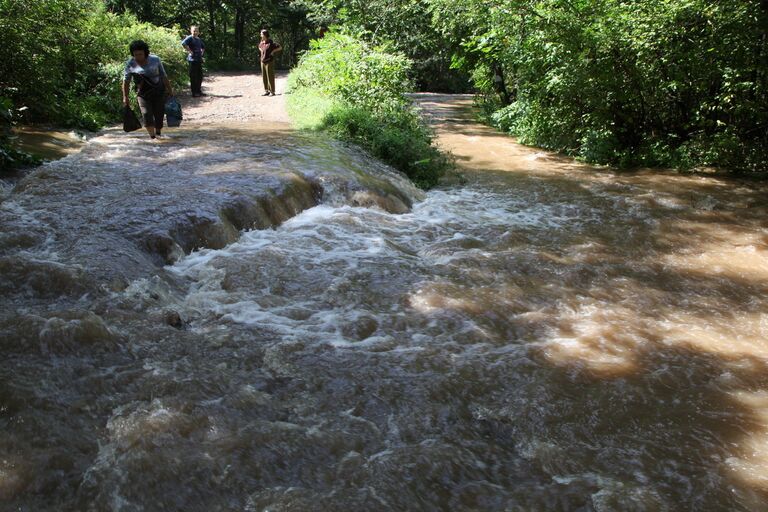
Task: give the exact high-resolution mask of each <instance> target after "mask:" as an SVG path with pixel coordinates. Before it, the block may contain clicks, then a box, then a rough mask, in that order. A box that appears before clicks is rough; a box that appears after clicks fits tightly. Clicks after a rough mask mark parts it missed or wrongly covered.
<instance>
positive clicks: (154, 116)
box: [123, 40, 173, 139]
mask: <svg viewBox="0 0 768 512" xmlns="http://www.w3.org/2000/svg"><path fill="white" fill-rule="evenodd" d="M128 48H129V50H130V52H131V55H132V57H131V58H130V59H128V61H127V62H126V63H125V72H124V73H123V105H124V106H126V107H127V106H129V105H128V91H129V89H130V84H131V80H133V83H134V84H135V85H136V94H137V96H138V99H139V109H140V110H141V114H142V116H143V117H144V126H145V127H146V129H147V132H148V133H149V136H150V138H152V139H154V138H155V137H157V136H160V132H161V130H162V129H163V115H164V114H165V97H166V93H167V95H168V96H169V97H172V96H173V88H172V87H171V82H170V80H168V75H166V74H165V68H163V63H162V62H161V61H160V57H158V56H157V55H150V53H149V46H148V45H147V43H145V42H144V41H141V40H139V41H134V42H132V43H131V44H130V46H129V47H128Z"/></svg>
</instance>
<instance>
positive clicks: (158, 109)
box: [152, 94, 165, 135]
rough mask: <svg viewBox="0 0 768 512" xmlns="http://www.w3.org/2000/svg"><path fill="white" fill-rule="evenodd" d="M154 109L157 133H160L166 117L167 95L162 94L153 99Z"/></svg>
mask: <svg viewBox="0 0 768 512" xmlns="http://www.w3.org/2000/svg"><path fill="white" fill-rule="evenodd" d="M152 110H153V114H154V118H155V133H156V134H157V135H160V131H161V130H162V129H163V119H164V118H165V95H164V94H163V95H160V96H158V97H157V98H156V99H154V100H153V101H152Z"/></svg>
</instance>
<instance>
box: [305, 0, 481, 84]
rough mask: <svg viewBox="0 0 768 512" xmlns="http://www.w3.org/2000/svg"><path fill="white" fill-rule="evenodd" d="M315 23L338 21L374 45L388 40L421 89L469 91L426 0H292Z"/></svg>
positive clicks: (449, 42) (451, 40)
mask: <svg viewBox="0 0 768 512" xmlns="http://www.w3.org/2000/svg"><path fill="white" fill-rule="evenodd" d="M293 3H294V4H296V5H301V6H302V7H303V8H304V9H306V11H307V12H308V14H307V15H308V16H309V18H310V19H311V20H312V21H313V22H314V23H316V24H318V25H326V26H329V25H339V26H342V27H344V28H345V29H346V30H349V31H351V32H354V33H356V34H358V37H360V38H361V39H363V40H365V41H367V42H369V43H371V44H373V45H382V44H387V45H389V46H391V47H392V48H393V49H394V50H396V51H397V52H399V53H402V54H403V55H405V56H406V57H407V58H408V59H410V61H411V62H412V65H411V68H410V75H411V77H412V79H413V82H414V85H415V86H416V87H417V88H418V89H419V90H429V91H446V92H467V91H469V89H470V83H469V80H468V76H467V74H466V73H465V72H464V70H462V69H458V68H452V67H451V57H452V54H453V51H452V47H453V46H454V45H455V44H456V43H458V40H453V39H450V38H443V37H441V35H440V34H439V33H438V32H437V31H436V30H435V29H434V28H433V26H432V24H431V23H430V18H429V16H425V11H426V10H427V9H428V5H427V2H425V1H424V0H407V1H391V0H368V1H366V2H359V1H356V0H325V1H323V2H315V1H311V0H293Z"/></svg>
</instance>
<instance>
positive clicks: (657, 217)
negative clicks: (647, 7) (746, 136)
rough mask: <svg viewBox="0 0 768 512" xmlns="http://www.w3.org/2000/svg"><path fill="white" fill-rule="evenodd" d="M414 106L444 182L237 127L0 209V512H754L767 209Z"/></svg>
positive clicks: (79, 176)
mask: <svg viewBox="0 0 768 512" xmlns="http://www.w3.org/2000/svg"><path fill="white" fill-rule="evenodd" d="M418 100H419V102H420V103H421V105H422V106H423V108H424V109H425V110H426V111H427V112H428V113H429V114H430V115H431V117H432V120H433V122H434V124H435V126H436V128H437V130H438V133H439V134H440V140H441V144H443V146H444V147H445V148H446V149H449V150H451V151H452V152H453V154H454V155H455V156H456V160H457V162H458V164H459V165H460V166H461V167H462V168H463V170H462V174H463V179H462V180H460V181H461V182H460V184H455V185H449V184H446V185H444V186H442V187H439V188H437V189H435V190H432V191H429V192H427V193H421V192H419V191H417V190H415V189H414V188H413V187H411V186H410V185H409V184H408V183H407V181H406V180H404V179H403V178H402V177H400V176H399V175H398V174H397V173H395V172H394V171H392V170H390V169H388V168H386V167H385V166H382V165H381V164H378V163H376V162H374V161H372V160H371V159H369V158H368V157H366V156H365V155H363V154H362V153H360V152H359V151H356V150H354V149H353V148H348V147H345V146H343V145H341V144H336V143H332V142H329V141H325V140H322V139H318V138H313V137H310V136H306V135H296V134H291V133H290V132H288V131H287V130H286V131H285V132H284V133H277V134H275V133H274V130H272V131H270V132H268V133H267V132H259V131H258V128H257V127H250V128H248V127H243V128H240V129H238V130H233V129H225V128H221V129H215V128H210V129H208V130H207V131H206V130H197V131H196V130H192V129H189V130H188V131H185V130H181V131H177V132H176V134H174V135H173V136H172V138H171V139H169V140H166V141H164V142H162V143H158V144H150V143H148V142H146V141H144V140H142V139H140V138H139V137H138V136H132V135H124V134H118V133H114V132H108V133H106V134H105V135H102V136H101V137H98V138H94V139H92V140H91V141H90V142H89V143H88V144H87V145H86V147H85V148H84V149H83V150H82V151H81V152H80V153H77V154H74V155H70V156H68V157H66V158H64V159H62V160H59V161H57V162H53V163H49V164H46V165H45V166H43V167H41V168H40V169H38V170H36V171H34V172H33V173H31V174H30V175H28V176H26V177H25V178H23V179H22V180H21V181H20V182H18V183H16V184H15V185H14V186H13V187H12V186H11V185H7V186H5V187H4V188H3V189H2V191H1V192H2V202H0V270H1V271H2V276H3V277H2V283H0V293H1V294H2V295H0V305H1V306H2V311H1V312H0V350H2V363H1V364H0V510H9V511H10V510H20V511H25V512H26V511H30V512H32V511H41V510H56V511H58V510H63V511H75V510H78V511H79V510H83V511H166V510H179V511H206V512H208V511H347V510H348V511H357V510H374V511H379V510H380V511H406V510H407V511H410V510H413V511H433V510H434V511H443V510H445V511H497V510H498V511H558V510H562V511H600V512H603V511H622V512H623V511H671V512H673V511H680V510H691V511H694V510H695V511H708V510H712V511H720V510H729V511H730V510H744V511H760V510H766V509H767V507H768V506H767V505H766V501H765V500H766V499H767V498H768V371H767V370H768V298H766V297H768V295H767V294H766V292H767V291H768V226H766V218H768V216H766V214H767V213H768V211H767V210H768V200H767V199H766V194H765V192H766V188H765V186H764V185H761V184H754V183H749V182H741V181H736V180H732V179H731V180H725V179H721V178H719V177H716V176H681V175H676V174H672V173H665V172H661V171H654V172H651V171H637V172H633V173H617V172H613V171H610V170H607V169H595V168H589V167H586V166H580V165H576V164H573V163H572V162H569V161H566V160H564V159H560V158H557V157H554V156H552V155H548V154H543V153H539V152H536V151H535V150H532V149H529V148H524V147H521V146H516V145H513V144H511V142H510V139H507V138H504V137H501V136H498V135H495V134H493V133H492V132H490V131H487V130H486V129H484V128H482V127H479V126H477V125H474V124H473V123H471V122H469V121H467V119H466V117H465V114H463V113H462V112H463V110H462V109H461V108H460V107H461V103H462V102H461V101H456V100H451V102H449V101H447V100H445V99H444V98H440V97H437V96H429V95H426V96H422V97H420V98H419V99H418Z"/></svg>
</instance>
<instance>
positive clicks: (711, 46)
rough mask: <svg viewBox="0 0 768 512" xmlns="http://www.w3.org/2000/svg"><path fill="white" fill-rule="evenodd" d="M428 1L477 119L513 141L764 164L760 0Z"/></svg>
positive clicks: (766, 64)
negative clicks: (462, 72)
mask: <svg viewBox="0 0 768 512" xmlns="http://www.w3.org/2000/svg"><path fill="white" fill-rule="evenodd" d="M428 3H429V4H430V6H431V7H430V8H431V10H432V13H433V23H434V24H435V26H436V27H438V28H439V29H440V30H441V31H442V33H443V34H444V35H445V36H446V37H458V38H459V39H460V40H461V41H462V43H461V45H458V46H457V49H456V53H457V55H456V56H455V57H454V63H455V64H456V65H459V66H462V67H464V68H465V69H467V70H470V71H473V79H474V83H475V85H476V87H477V88H478V90H480V91H481V93H482V95H483V96H484V97H485V100H483V101H482V102H481V103H482V105H483V107H484V108H485V111H486V117H487V118H488V119H489V120H490V121H491V122H493V123H494V124H495V125H496V126H498V127H499V128H501V129H503V130H506V131H510V132H511V133H514V134H515V135H518V136H519V137H520V138H521V140H523V141H525V142H527V143H530V144H536V145H540V146H543V147H547V148H551V149H554V150H557V151H563V152H566V153H569V154H572V155H576V156H579V157H581V158H583V159H585V160H587V161H591V162H600V163H611V164H618V165H649V164H654V165H673V166H678V167H682V168H690V167H696V166H701V165H715V166H722V167H728V168H731V169H735V170H746V171H752V172H765V170H766V168H767V167H768V160H767V159H766V151H768V150H766V148H767V147H768V135H767V134H768V34H767V32H768V2H765V1H762V0H733V1H730V2H710V1H707V0H648V1H644V2H627V1H626V0H594V1H587V0H571V1H568V2H562V1H560V0H536V1H534V0H509V1H504V2H501V1H491V2H488V1H486V0H483V1H481V0H467V1H464V2H455V1H451V0H428ZM491 70H496V71H500V72H501V76H502V78H503V82H502V83H503V84H504V86H505V88H506V90H505V91H500V90H499V82H497V81H494V80H493V78H492V76H493V75H492V73H491ZM500 92H504V93H506V95H507V98H508V101H509V103H510V104H511V105H510V106H505V105H503V103H504V102H503V101H502V102H501V104H500V103H499V98H500V97H502V95H501V94H500ZM492 110H498V112H496V113H495V114H493V115H492V113H491V112H490V111H492Z"/></svg>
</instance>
